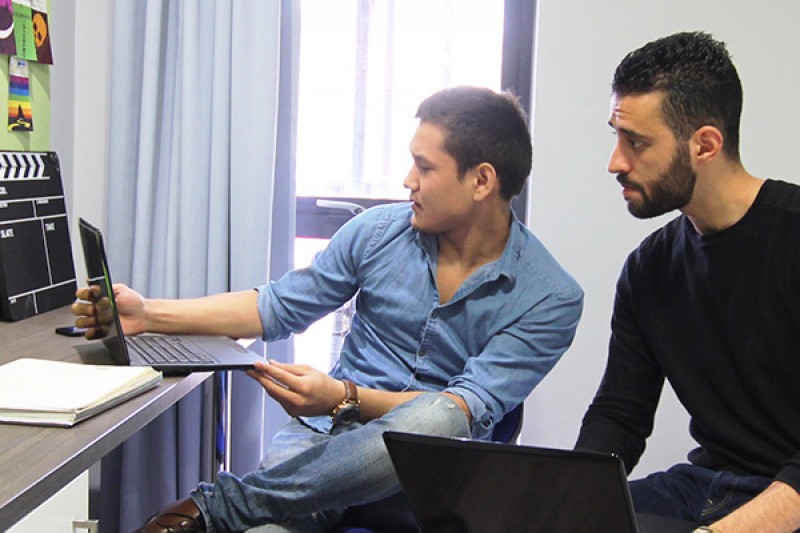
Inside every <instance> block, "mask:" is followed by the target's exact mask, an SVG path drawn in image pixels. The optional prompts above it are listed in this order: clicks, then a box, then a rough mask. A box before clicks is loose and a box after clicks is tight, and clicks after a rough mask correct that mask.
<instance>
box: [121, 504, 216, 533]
mask: <svg viewBox="0 0 800 533" xmlns="http://www.w3.org/2000/svg"><path fill="white" fill-rule="evenodd" d="M205 530H206V528H205V524H204V522H203V515H202V514H200V509H198V508H197V506H196V505H195V504H194V502H193V501H192V499H191V498H186V499H185V500H180V501H177V502H175V503H173V504H172V505H170V506H169V507H166V508H164V509H163V510H162V511H161V512H158V513H156V514H154V515H153V516H151V517H150V519H149V520H147V523H146V524H145V525H143V526H142V527H141V528H139V529H137V530H136V531H135V532H134V533H203V532H204V531H205Z"/></svg>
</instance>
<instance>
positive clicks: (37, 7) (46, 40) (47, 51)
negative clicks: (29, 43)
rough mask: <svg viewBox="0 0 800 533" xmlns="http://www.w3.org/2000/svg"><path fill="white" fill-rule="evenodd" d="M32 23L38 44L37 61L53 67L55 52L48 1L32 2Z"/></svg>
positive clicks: (36, 0)
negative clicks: (52, 46)
mask: <svg viewBox="0 0 800 533" xmlns="http://www.w3.org/2000/svg"><path fill="white" fill-rule="evenodd" d="M31 21H32V22H33V41H34V43H35V44H36V61H38V62H39V63H44V64H46V65H52V64H53V50H52V49H51V48H50V25H49V22H48V20H47V0H31Z"/></svg>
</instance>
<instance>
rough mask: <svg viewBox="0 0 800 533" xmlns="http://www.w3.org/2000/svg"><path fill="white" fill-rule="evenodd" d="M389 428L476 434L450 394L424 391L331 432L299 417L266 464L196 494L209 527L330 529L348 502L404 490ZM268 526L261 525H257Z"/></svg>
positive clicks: (280, 435)
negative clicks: (386, 438) (386, 437)
mask: <svg viewBox="0 0 800 533" xmlns="http://www.w3.org/2000/svg"><path fill="white" fill-rule="evenodd" d="M384 431H403V432H407V433H423V434H428V435H438V436H450V437H469V436H470V428H469V423H468V420H467V417H466V415H465V414H464V412H463V411H462V410H461V409H460V408H459V407H458V405H457V404H456V403H455V402H454V401H453V400H452V399H450V398H448V397H447V396H445V395H443V394H439V393H426V394H422V395H420V396H418V397H416V398H414V399H413V400H411V401H409V402H406V403H404V404H402V405H400V406H398V407H396V408H394V409H393V410H391V411H390V412H389V413H387V414H386V415H384V416H382V417H381V418H378V419H375V420H372V421H370V422H367V423H364V424H361V423H354V424H351V425H350V426H335V427H334V429H333V431H332V432H331V433H330V434H327V433H320V432H318V431H315V430H313V429H311V428H309V427H307V426H305V425H303V424H302V423H301V422H299V421H297V420H296V419H293V420H291V421H290V422H289V423H288V424H287V425H286V426H285V427H284V428H283V429H282V430H281V431H280V432H279V433H278V434H277V435H276V436H275V438H274V439H273V441H272V444H271V446H270V448H269V450H268V452H267V456H266V458H265V460H264V463H263V464H262V467H261V468H260V469H259V470H256V471H254V472H251V473H249V474H247V475H245V476H244V477H242V478H241V479H240V478H238V477H236V476H234V475H232V474H228V473H224V472H223V473H222V474H220V476H219V479H218V480H217V482H216V483H215V484H206V483H203V484H201V485H200V486H199V487H198V489H197V490H196V491H194V492H193V493H192V495H191V497H192V500H193V501H194V502H195V503H196V504H197V506H198V507H199V508H200V511H201V512H202V514H203V518H204V519H205V523H206V530H207V531H209V532H213V531H246V530H247V531H251V532H256V531H257V532H264V533H266V532H273V531H274V532H278V531H285V532H288V531H298V532H299V531H302V532H315V531H327V530H328V528H330V527H331V526H332V525H333V524H334V523H335V522H336V520H338V519H339V517H340V516H341V514H342V513H343V512H344V510H345V509H346V508H347V507H351V506H353V505H358V504H362V503H367V502H370V501H376V500H380V499H383V498H385V497H388V496H391V495H392V494H394V493H396V492H398V491H399V490H400V484H399V481H398V479H397V476H396V475H395V472H394V468H393V467H392V463H391V460H390V458H389V453H388V452H387V451H386V447H385V445H384V443H383V437H382V435H383V432H384ZM256 526H261V527H256Z"/></svg>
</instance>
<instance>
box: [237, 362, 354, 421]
mask: <svg viewBox="0 0 800 533" xmlns="http://www.w3.org/2000/svg"><path fill="white" fill-rule="evenodd" d="M247 375H248V376H250V377H251V378H253V379H255V380H256V381H258V382H259V383H260V384H261V386H262V387H264V390H266V391H267V394H269V395H270V396H272V397H273V398H274V399H275V401H277V402H278V403H279V404H281V406H282V407H283V408H284V409H285V410H286V412H287V413H288V414H289V416H320V415H329V414H331V412H332V411H333V408H334V407H336V406H337V405H339V403H341V402H342V400H344V397H345V389H344V385H343V383H342V382H341V381H339V380H338V379H334V378H332V377H330V376H329V375H327V374H324V373H322V372H320V371H318V370H314V369H313V368H311V367H309V366H306V365H290V364H285V363H278V362H275V361H272V362H270V363H266V362H262V361H259V362H257V363H256V367H255V369H253V370H248V371H247Z"/></svg>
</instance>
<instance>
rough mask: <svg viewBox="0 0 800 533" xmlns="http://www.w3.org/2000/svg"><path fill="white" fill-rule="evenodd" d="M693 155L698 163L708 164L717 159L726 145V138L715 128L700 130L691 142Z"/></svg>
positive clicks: (708, 127) (707, 127)
mask: <svg viewBox="0 0 800 533" xmlns="http://www.w3.org/2000/svg"><path fill="white" fill-rule="evenodd" d="M689 142H690V144H689V146H690V150H691V153H692V155H694V157H695V159H696V160H697V161H698V163H708V162H710V161H713V160H714V159H716V158H717V156H718V155H719V154H720V153H721V152H722V148H723V146H724V145H725V137H724V136H723V135H722V132H721V131H720V130H719V128H717V127H715V126H703V127H701V128H698V129H697V131H695V132H694V134H693V135H692V138H691V140H690V141H689Z"/></svg>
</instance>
